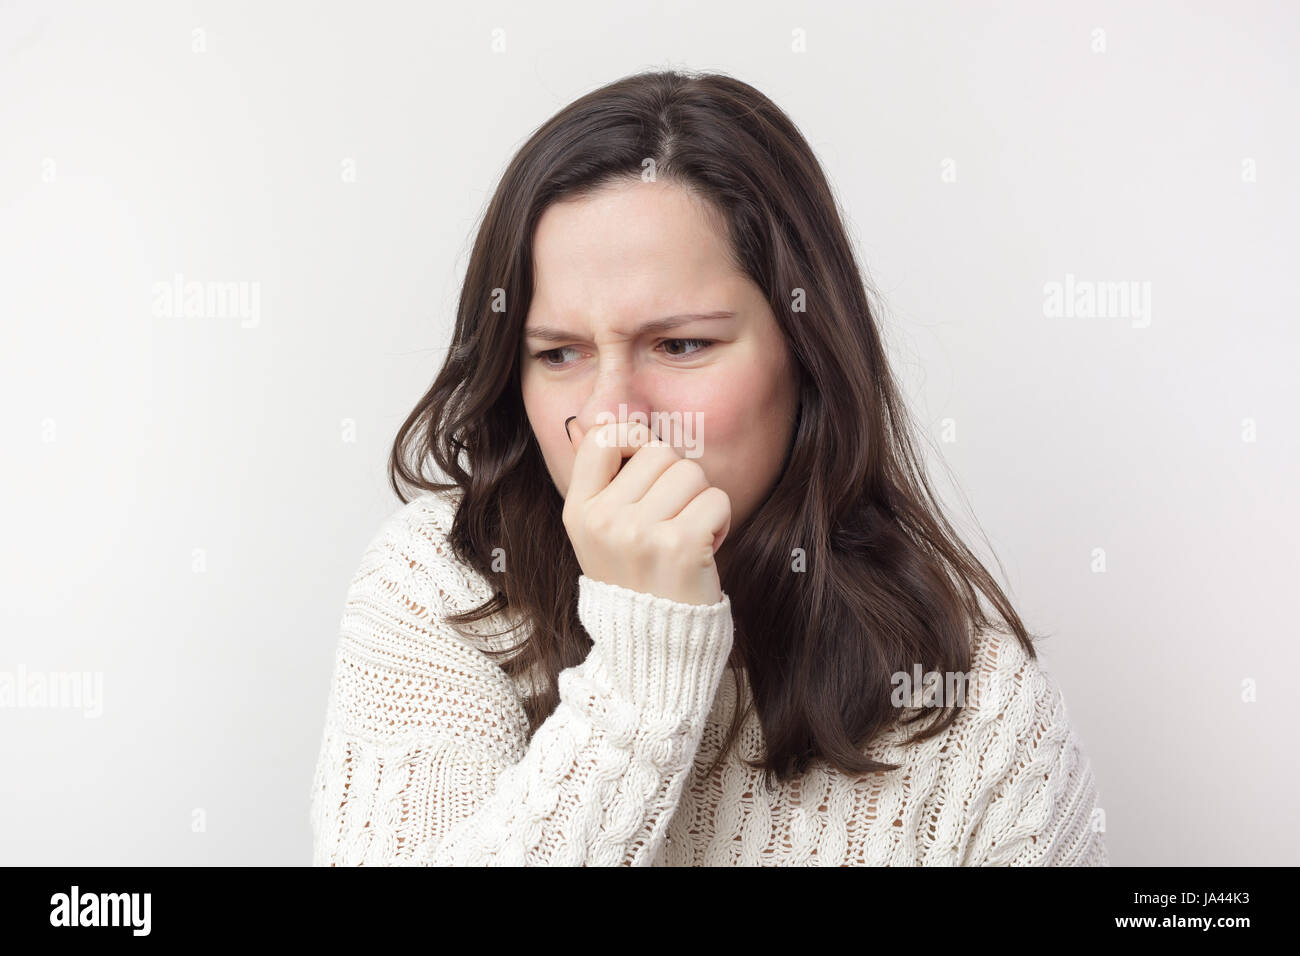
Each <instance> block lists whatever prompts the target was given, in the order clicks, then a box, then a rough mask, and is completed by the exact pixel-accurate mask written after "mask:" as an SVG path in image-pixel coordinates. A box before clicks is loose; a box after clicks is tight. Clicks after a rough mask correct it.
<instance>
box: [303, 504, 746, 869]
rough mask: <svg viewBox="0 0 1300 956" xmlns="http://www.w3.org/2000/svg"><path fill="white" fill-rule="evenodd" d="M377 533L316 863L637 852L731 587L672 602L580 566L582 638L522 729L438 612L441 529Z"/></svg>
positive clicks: (708, 664) (666, 787)
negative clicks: (574, 661) (582, 649)
mask: <svg viewBox="0 0 1300 956" xmlns="http://www.w3.org/2000/svg"><path fill="white" fill-rule="evenodd" d="M389 530H390V533H387V534H381V535H380V536H379V538H378V539H377V540H376V542H375V543H373V544H372V546H371V548H370V549H369V550H368V551H367V553H366V557H365V558H364V559H363V562H362V566H361V568H360V569H359V570H358V572H357V575H356V577H355V579H354V580H353V583H352V585H351V588H350V589H349V593H348V599H347V603H346V607H345V611H344V616H343V623H342V627H341V635H340V640H339V644H338V650H337V655H336V660H335V669H334V677H333V683H332V687H331V690H330V696H329V702H328V705H327V709H326V720H325V731H324V736H323V740H322V743H321V749H320V755H319V758H318V762H317V769H316V774H315V778H314V782H313V789H312V801H311V804H312V805H311V823H312V833H313V864H314V865H317V866H325V865H339V866H355V865H368V866H374V865H398V866H430V865H432V866H444V865H619V864H623V865H633V866H636V865H649V864H650V862H651V861H652V860H653V859H654V857H655V854H656V853H657V852H658V850H659V847H660V845H661V843H662V841H663V839H664V836H665V833H666V830H667V826H668V823H669V822H670V820H671V817H672V814H673V812H674V810H675V809H676V806H677V803H678V800H679V798H680V796H681V792H682V789H683V786H684V785H685V782H686V778H687V776H688V774H689V772H690V770H691V767H692V765H693V763H694V759H695V755H696V752H697V750H698V746H699V741H700V736H701V734H702V733H703V728H704V723H705V720H706V718H707V716H708V713H709V711H710V709H711V707H712V702H713V696H714V693H715V691H716V689H717V685H718V683H719V681H720V679H721V677H722V673H723V670H724V669H725V667H726V662H727V658H728V655H729V653H730V650H731V642H732V618H731V604H730V600H729V599H728V598H727V596H726V595H723V599H722V600H721V601H720V602H719V603H717V604H714V605H711V606H707V607H706V606H701V605H688V604H680V603H677V602H675V601H670V600H668V599H665V598H661V597H657V596H654V595H649V594H642V593H640V592H636V591H631V590H628V589H625V588H621V587H617V586H614V585H610V584H606V583H604V582H599V581H594V580H591V579H589V578H587V577H586V576H585V575H584V576H582V577H580V578H579V582H578V585H579V600H578V614H579V619H580V620H581V622H582V624H583V626H584V627H585V629H586V630H587V632H588V634H589V635H590V637H591V638H592V642H593V646H592V648H591V650H590V651H589V652H588V656H587V657H586V659H585V660H584V661H583V662H582V663H581V664H579V665H577V666H574V667H570V668H568V669H566V670H563V671H561V672H560V675H559V685H558V689H559V694H560V702H559V705H558V706H557V708H556V709H555V711H554V712H553V713H552V714H551V716H550V717H549V718H548V719H547V720H546V721H544V722H543V723H542V724H541V725H540V726H539V727H538V729H537V731H536V732H535V733H534V734H533V736H532V739H531V742H529V741H528V740H527V719H526V716H525V714H524V711H523V707H522V704H521V703H520V701H519V699H518V697H517V696H516V692H515V691H514V689H513V685H512V684H511V682H510V679H509V677H508V676H507V675H506V674H505V672H504V671H502V670H501V668H500V667H499V666H498V665H497V664H496V663H495V662H494V661H493V660H492V659H491V658H489V657H488V656H487V655H486V654H484V653H483V651H482V650H480V649H479V648H478V647H476V646H474V644H473V643H472V642H471V641H468V640H466V638H465V637H464V636H463V635H461V634H459V633H457V632H456V631H455V630H454V629H452V628H451V627H450V626H449V625H446V624H443V623H442V621H441V614H442V613H443V612H444V611H445V610H447V607H446V605H447V600H446V598H447V595H446V592H445V591H444V590H443V589H442V588H440V587H439V586H438V583H437V581H436V580H435V579H436V578H438V577H439V576H440V575H441V576H444V577H445V575H447V574H452V575H461V576H463V575H465V574H468V573H469V572H468V571H467V570H466V569H464V568H462V567H460V566H459V565H458V563H455V564H451V563H449V562H452V561H453V560H454V559H453V558H452V557H451V555H450V553H449V549H448V548H446V547H445V542H442V541H441V540H439V538H438V536H437V535H432V536H430V535H428V534H427V533H426V534H421V533H412V532H411V531H410V529H409V528H408V527H407V524H404V523H403V522H401V521H395V522H394V523H393V524H391V525H390V529H389ZM430 545H436V546H437V547H436V548H435V550H434V551H433V552H432V553H431V552H430V550H429V546H430ZM461 580H462V581H463V580H464V578H463V577H462V578H461ZM457 609H459V608H457Z"/></svg>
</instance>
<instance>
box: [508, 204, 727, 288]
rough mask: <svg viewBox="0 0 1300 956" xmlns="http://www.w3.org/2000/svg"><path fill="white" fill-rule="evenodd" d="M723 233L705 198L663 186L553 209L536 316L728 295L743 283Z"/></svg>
mask: <svg viewBox="0 0 1300 956" xmlns="http://www.w3.org/2000/svg"><path fill="white" fill-rule="evenodd" d="M724 230H725V225H724V224H723V223H722V222H721V220H720V217H719V216H718V214H717V213H716V211H713V210H712V209H711V207H709V206H708V205H707V204H706V202H705V200H703V199H701V198H699V197H698V196H696V195H694V194H692V193H690V192H688V191H686V190H685V189H683V188H681V187H680V186H677V185H675V184H671V183H668V182H664V181H660V182H652V183H644V182H641V181H639V180H635V181H631V182H620V183H617V184H613V185H608V186H606V187H603V188H602V189H601V190H599V191H598V192H596V193H595V194H593V195H591V196H587V197H584V198H582V199H577V200H570V201H564V202H558V203H553V204H551V206H549V207H548V208H547V209H546V211H545V212H544V213H543V214H542V217H541V219H540V220H539V221H538V224H537V230H536V234H535V236H534V239H533V267H534V276H533V296H534V303H533V311H550V310H552V309H556V310H572V309H574V308H575V307H577V308H580V309H581V310H586V309H588V308H592V309H601V310H603V311H605V312H609V311H614V312H620V311H622V310H623V309H624V308H629V309H637V310H640V309H644V308H656V307H658V308H672V304H673V303H674V302H675V301H677V299H678V298H680V297H681V296H682V295H683V294H684V293H686V292H690V293H699V292H702V291H703V292H710V291H717V292H719V293H723V292H725V290H726V289H727V288H728V287H731V286H734V284H736V283H739V282H741V281H742V277H741V276H740V275H739V274H738V273H737V271H736V269H735V266H734V264H733V263H732V261H731V256H730V250H729V249H728V246H727V241H726V238H725V235H726V234H725V231H724ZM675 297H676V298H675Z"/></svg>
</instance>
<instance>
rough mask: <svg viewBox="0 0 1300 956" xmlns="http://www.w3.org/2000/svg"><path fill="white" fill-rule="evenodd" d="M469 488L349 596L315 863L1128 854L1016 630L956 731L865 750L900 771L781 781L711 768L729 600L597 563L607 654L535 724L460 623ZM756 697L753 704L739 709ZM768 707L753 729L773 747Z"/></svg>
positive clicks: (585, 586) (725, 674)
mask: <svg viewBox="0 0 1300 956" xmlns="http://www.w3.org/2000/svg"><path fill="white" fill-rule="evenodd" d="M458 498H459V492H455V491H453V492H447V493H430V494H425V495H423V496H421V497H419V498H416V499H414V500H412V501H411V502H410V503H409V504H407V505H405V506H404V507H403V508H401V509H400V510H399V511H397V512H396V513H395V514H394V515H393V516H392V517H391V518H390V519H389V520H388V521H387V522H385V524H384V526H383V527H382V528H381V529H380V531H379V533H378V534H377V535H376V537H375V538H374V540H373V541H372V542H371V544H370V546H369V547H368V548H367V549H366V552H365V555H364V557H363V558H362V561H361V566H360V567H359V569H358V570H357V573H356V575H355V577H354V579H353V581H352V585H351V587H350V589H349V591H348V596H347V601H346V605H345V608H344V613H343V619H342V624H341V635H340V639H339V642H338V646H337V654H336V658H335V665H334V674H333V683H332V686H331V689H330V694H329V699H328V704H327V707H326V714H325V728H324V734H323V738H322V742H321V747H320V754H319V758H318V761H317V765H316V771H315V775H314V779H313V782H312V791H311V826H312V834H313V841H314V842H313V857H312V862H313V864H314V865H317V866H327V865H338V866H356V865H367V866H374V865H389V866H428V865H592V866H597V865H620V864H621V865H631V866H698V865H706V866H752V865H764V866H771V865H904V866H914V865H928V866H935V865H938V866H953V865H964V866H971V865H1018V866H1021V865H1031V866H1044V865H1100V866H1106V865H1109V860H1108V857H1107V852H1106V847H1105V844H1104V842H1103V839H1102V834H1101V833H1100V832H1099V831H1098V828H1097V827H1095V826H1094V821H1093V815H1094V808H1095V807H1096V787H1095V783H1094V779H1093V774H1092V770H1091V767H1090V764H1089V762H1088V759H1087V757H1086V756H1085V755H1084V753H1083V751H1082V749H1081V747H1080V745H1079V742H1078V740H1077V739H1076V737H1075V735H1074V734H1073V732H1072V731H1071V729H1070V725H1069V719H1068V715H1067V713H1066V709H1065V702H1064V699H1063V698H1062V696H1061V692H1060V689H1059V687H1058V686H1057V684H1056V682H1055V681H1054V680H1053V679H1052V678H1051V677H1050V675H1048V674H1047V673H1046V672H1044V671H1042V670H1040V669H1039V668H1038V666H1037V664H1036V662H1035V661H1034V660H1032V659H1031V658H1029V657H1027V656H1026V655H1025V653H1024V650H1023V648H1022V647H1021V646H1020V644H1019V642H1018V641H1016V640H1015V639H1014V637H1012V636H1009V635H1005V634H1002V633H1000V632H996V631H986V632H982V633H979V634H976V635H974V636H973V638H972V649H973V652H974V663H973V666H974V667H976V668H977V669H978V672H979V675H980V678H981V680H982V681H984V682H985V683H983V684H981V686H982V687H985V688H988V689H987V690H986V691H985V692H984V693H982V694H981V695H980V696H979V697H978V699H977V702H975V703H968V704H967V706H966V708H965V709H964V710H963V711H962V713H961V714H960V715H959V716H958V718H957V720H956V721H955V722H954V723H953V725H952V726H951V727H950V728H949V729H948V730H947V731H946V732H945V733H943V734H940V735H938V736H937V737H935V738H933V739H931V740H927V741H923V742H922V743H920V744H913V745H909V746H905V745H904V744H903V743H902V740H903V737H904V736H905V733H904V732H903V731H902V730H900V729H897V728H895V729H892V730H890V731H888V732H886V733H885V734H882V735H881V736H880V737H878V738H877V739H876V740H875V741H873V742H872V743H871V745H870V746H869V747H868V748H867V749H866V751H865V752H866V753H868V754H870V755H871V756H873V757H876V758H877V759H883V760H888V761H891V762H893V763H898V764H900V765H901V769H899V770H897V771H893V772H890V773H887V774H884V775H881V774H873V775H868V776H863V777H848V776H845V775H843V774H841V773H839V772H838V771H834V770H832V769H830V768H828V767H826V766H825V765H824V764H823V763H822V762H820V761H817V762H815V763H814V764H813V766H812V767H811V768H810V769H809V770H808V771H807V772H806V773H805V774H804V775H803V776H802V777H801V778H800V779H798V780H796V781H793V782H791V783H788V784H784V785H782V786H781V787H780V788H779V789H778V790H777V791H776V792H775V793H772V794H769V793H767V792H766V791H765V790H764V787H763V781H762V772H761V771H755V770H751V769H750V768H749V767H747V766H745V765H744V764H743V763H742V762H740V760H738V759H737V758H736V756H735V755H734V754H733V755H731V756H729V757H727V758H726V759H725V760H724V761H723V762H722V763H721V764H720V766H719V767H718V768H716V769H715V770H714V771H713V772H712V773H706V771H707V769H708V767H709V765H710V764H711V763H712V761H713V758H714V757H715V756H716V754H717V753H718V750H719V749H720V747H721V745H722V742H723V740H724V738H725V735H726V730H727V727H728V725H729V721H730V717H731V714H732V707H733V705H734V704H735V702H736V699H737V693H738V690H737V682H736V680H735V675H734V674H732V672H731V671H730V670H728V669H727V658H728V655H729V653H730V650H731V645H732V618H731V603H730V599H729V598H728V597H727V596H726V595H725V594H724V595H723V598H722V600H721V601H720V602H719V603H717V604H714V605H712V606H709V607H704V606H697V605H688V604H679V603H677V602H675V601H670V600H667V599H666V598H661V597H657V596H654V595H649V594H641V593H639V592H636V591H631V590H628V589H626V588H622V587H617V586H615V585H610V584H606V583H604V582H600V581H594V580H592V579H590V578H587V577H586V576H585V575H584V576H582V577H580V578H579V579H578V592H579V597H578V615H579V619H580V620H581V622H582V624H583V627H584V628H585V629H586V631H587V633H588V634H589V635H590V637H591V639H592V642H593V646H592V649H591V651H590V652H589V653H588V656H587V658H586V659H585V660H584V661H583V662H582V663H581V664H579V665H577V666H575V667H571V668H569V669H567V670H564V671H562V672H561V673H560V675H559V691H560V704H559V706H558V707H557V708H556V710H555V712H554V713H553V714H552V715H551V716H550V717H549V718H548V719H547V720H546V721H545V722H544V723H543V724H542V725H541V726H540V727H539V728H538V729H537V732H536V733H535V734H534V735H533V737H532V739H531V740H529V738H528V733H527V730H528V723H527V718H526V716H525V713H524V710H523V706H522V701H523V699H524V698H525V697H526V696H527V695H529V694H531V693H533V692H534V690H533V687H534V681H535V680H536V675H535V674H526V675H520V676H518V677H514V678H512V677H510V676H508V675H506V673H505V672H504V671H503V670H502V669H501V668H500V667H499V666H498V665H497V664H496V663H495V662H494V661H493V660H492V659H491V658H489V657H488V656H487V655H486V654H485V653H484V651H486V650H493V649H501V648H505V647H509V646H512V644H513V643H515V642H516V641H517V640H518V639H519V637H520V635H521V634H522V631H520V632H516V633H513V634H511V633H507V634H504V635H500V636H497V635H494V634H493V633H492V632H494V631H503V630H505V629H506V628H508V627H509V626H511V625H512V624H514V623H516V622H517V619H516V618H514V617H509V619H505V616H504V615H498V616H497V617H495V618H493V619H490V620H485V621H481V622H478V623H476V624H474V625H470V626H469V629H470V630H471V631H472V633H471V634H470V635H463V634H460V633H458V632H457V631H456V630H454V629H453V628H451V627H450V626H449V625H446V624H444V623H442V620H441V618H442V616H443V615H445V614H448V613H454V612H456V611H461V610H467V609H469V608H472V607H476V606H478V605H479V604H481V603H483V602H484V601H485V600H487V599H488V598H490V597H491V596H492V589H491V588H490V587H489V586H488V584H487V583H486V582H485V581H484V580H483V579H482V578H481V577H480V576H479V575H478V574H477V573H476V572H474V571H473V570H472V569H470V568H468V567H466V566H464V565H463V564H461V563H460V562H459V561H458V560H456V558H455V556H454V555H453V554H452V552H451V548H450V546H449V545H448V544H447V542H446V534H447V532H448V531H449V530H450V528H451V522H452V520H453V518H454V516H455V508H456V502H457V500H458ZM745 702H746V701H742V704H743V703H745ZM762 740H763V738H762V730H761V727H760V725H759V723H758V720H757V716H756V715H755V714H753V713H751V714H749V715H748V717H747V718H746V721H745V723H744V724H743V730H742V733H741V735H740V737H739V740H738V745H737V746H738V748H739V751H740V753H741V754H742V755H743V756H745V757H747V758H749V759H759V757H760V756H761V754H762V747H763V744H762Z"/></svg>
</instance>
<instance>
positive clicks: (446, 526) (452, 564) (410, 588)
mask: <svg viewBox="0 0 1300 956" xmlns="http://www.w3.org/2000/svg"><path fill="white" fill-rule="evenodd" d="M462 496H463V491H462V490H461V489H452V490H450V491H436V492H435V491H429V492H425V493H423V494H421V495H419V496H417V497H415V498H412V499H411V500H410V501H408V502H407V503H406V504H404V505H402V506H401V507H400V508H398V509H397V510H396V511H394V512H393V513H392V514H390V515H389V516H388V517H387V518H385V519H384V520H383V521H382V522H381V523H380V525H379V528H378V530H376V532H375V533H374V535H373V536H372V537H371V539H370V542H369V544H368V545H367V546H366V549H365V553H364V554H363V555H362V559H361V565H360V567H359V568H358V569H357V573H356V576H355V578H354V580H353V584H354V586H355V585H357V584H360V583H363V582H365V581H366V580H367V579H368V578H369V577H370V576H371V575H374V574H376V573H379V572H382V573H383V575H384V576H385V577H386V578H387V579H388V580H389V583H390V584H392V583H397V584H399V585H400V586H401V587H402V588H403V590H404V592H405V593H406V594H407V595H408V596H416V595H421V596H424V597H426V598H431V597H432V596H433V595H434V593H435V592H436V594H437V600H436V601H430V603H433V604H436V605H437V606H439V607H445V608H446V610H447V611H449V612H453V613H455V612H458V611H462V610H466V609H468V608H470V607H476V606H478V605H479V604H481V603H482V602H483V601H485V600H488V599H490V598H491V597H492V594H493V591H492V589H491V588H490V587H489V586H488V585H487V583H486V582H485V581H483V579H482V577H481V576H480V575H478V574H477V573H475V572H474V571H473V569H471V568H470V567H468V566H467V565H465V564H464V563H463V562H462V561H460V560H459V559H458V558H457V557H456V555H455V553H454V552H453V551H452V548H451V545H450V543H449V542H448V536H449V535H450V533H451V528H452V524H453V523H454V522H455V520H456V511H457V509H458V508H459V507H460V501H461V498H462ZM394 576H395V578H396V580H395V581H394Z"/></svg>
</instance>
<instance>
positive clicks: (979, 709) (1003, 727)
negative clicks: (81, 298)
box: [963, 628, 1069, 765]
mask: <svg viewBox="0 0 1300 956" xmlns="http://www.w3.org/2000/svg"><path fill="white" fill-rule="evenodd" d="M971 678H972V681H973V685H974V688H973V692H972V693H971V695H970V697H971V700H972V705H971V706H969V707H968V708H967V711H968V713H966V714H964V715H963V716H965V717H966V718H967V721H966V723H967V724H968V725H969V729H970V732H971V733H972V735H973V736H974V737H975V740H976V741H977V742H978V743H979V744H980V745H981V746H980V748H979V751H980V752H982V753H984V754H986V756H990V757H993V758H995V759H994V764H995V765H996V764H997V763H998V759H997V758H1005V759H1007V760H1010V758H1011V757H1012V756H1013V754H1014V753H1016V752H1019V753H1024V752H1025V751H1028V750H1031V749H1035V748H1037V747H1039V746H1041V745H1042V744H1043V741H1044V739H1045V738H1060V739H1062V740H1063V739H1064V738H1065V737H1067V736H1068V735H1069V715H1068V712H1067V710H1066V704H1065V695H1064V694H1063V693H1062V691H1061V687H1060V684H1059V683H1058V682H1057V680H1056V678H1055V677H1054V676H1053V675H1052V674H1051V673H1050V672H1049V671H1048V670H1047V669H1046V668H1045V667H1044V666H1043V664H1042V662H1041V661H1040V659H1039V658H1038V657H1036V656H1033V655H1031V654H1030V653H1029V651H1028V650H1027V649H1026V648H1025V646H1024V645H1023V644H1022V643H1021V642H1020V640H1019V639H1018V638H1017V637H1016V636H1015V634H1013V633H1011V632H1009V631H1006V630H1002V629H999V628H985V629H983V630H977V631H975V632H974V633H973V634H972V637H971ZM1048 743H1049V745H1050V743H1051V740H1049V741H1048Z"/></svg>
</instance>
